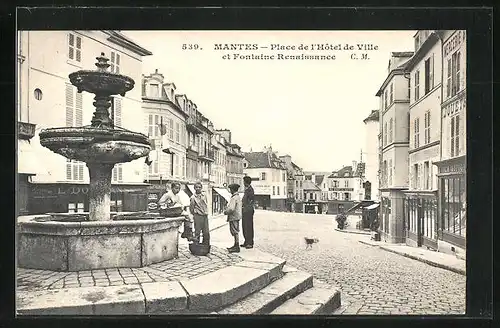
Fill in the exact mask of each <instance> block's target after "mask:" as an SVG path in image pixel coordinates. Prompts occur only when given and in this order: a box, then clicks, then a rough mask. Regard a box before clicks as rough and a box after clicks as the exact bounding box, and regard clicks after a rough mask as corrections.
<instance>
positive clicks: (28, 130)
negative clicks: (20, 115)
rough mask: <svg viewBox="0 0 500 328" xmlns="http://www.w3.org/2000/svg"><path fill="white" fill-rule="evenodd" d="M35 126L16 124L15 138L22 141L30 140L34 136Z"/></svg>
mask: <svg viewBox="0 0 500 328" xmlns="http://www.w3.org/2000/svg"><path fill="white" fill-rule="evenodd" d="M35 127H36V124H32V123H26V122H17V138H18V139H23V140H30V139H31V138H33V137H34V136H35Z"/></svg>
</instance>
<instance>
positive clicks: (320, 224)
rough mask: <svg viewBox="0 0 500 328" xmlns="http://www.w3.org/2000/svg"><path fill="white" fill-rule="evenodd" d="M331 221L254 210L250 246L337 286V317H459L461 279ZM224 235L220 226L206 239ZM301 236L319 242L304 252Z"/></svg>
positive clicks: (462, 297)
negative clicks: (368, 242) (339, 302)
mask: <svg viewBox="0 0 500 328" xmlns="http://www.w3.org/2000/svg"><path fill="white" fill-rule="evenodd" d="M333 223H334V216H327V215H314V214H298V213H281V212H271V211H256V213H255V223H254V224H255V247H256V248H258V249H260V250H262V251H265V252H269V253H271V254H274V255H276V256H279V257H282V258H284V259H286V260H287V263H288V264H290V265H292V266H295V267H297V268H299V269H301V270H304V271H307V272H309V273H311V274H313V275H314V276H315V277H316V278H318V279H321V280H323V281H326V282H328V283H331V284H333V285H336V286H338V287H339V288H341V297H342V308H341V312H340V313H342V314H346V315H347V314H353V315H354V314H358V315H362V314H366V315H370V314H382V315H383V314H410V315H423V314H463V313H465V290H466V285H465V282H466V277H465V276H462V275H460V274H457V273H454V272H450V271H447V270H444V269H440V268H436V267H432V266H430V265H427V264H425V263H421V262H419V261H416V260H412V259H409V258H406V257H403V256H401V255H398V254H393V253H390V252H387V251H384V250H381V249H379V248H377V247H372V246H368V245H364V244H361V243H360V242H359V240H363V239H369V238H370V237H369V236H366V235H356V234H348V233H342V232H338V231H335V230H334V227H335V225H334V224H333ZM228 233H229V232H228V231H227V227H222V228H220V229H217V230H215V231H213V232H212V234H213V237H212V238H214V239H222V238H223V236H224V235H227V234H228ZM304 237H311V238H318V239H319V243H317V244H314V245H313V248H312V249H311V250H306V249H305V242H304ZM242 252H245V250H244V249H243V250H242Z"/></svg>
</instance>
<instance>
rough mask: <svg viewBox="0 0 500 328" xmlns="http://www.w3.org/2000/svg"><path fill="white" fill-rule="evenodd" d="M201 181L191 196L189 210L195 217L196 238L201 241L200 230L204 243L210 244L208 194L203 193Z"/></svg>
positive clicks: (196, 184)
mask: <svg viewBox="0 0 500 328" xmlns="http://www.w3.org/2000/svg"><path fill="white" fill-rule="evenodd" d="M202 188H203V186H202V184H201V182H196V183H195V185H194V191H195V193H194V194H193V196H191V199H190V205H189V210H190V212H191V214H192V215H193V219H194V240H195V241H196V242H198V243H199V242H200V232H201V233H202V234H203V243H202V244H205V245H210V230H209V228H208V207H207V196H206V195H205V194H203V193H202Z"/></svg>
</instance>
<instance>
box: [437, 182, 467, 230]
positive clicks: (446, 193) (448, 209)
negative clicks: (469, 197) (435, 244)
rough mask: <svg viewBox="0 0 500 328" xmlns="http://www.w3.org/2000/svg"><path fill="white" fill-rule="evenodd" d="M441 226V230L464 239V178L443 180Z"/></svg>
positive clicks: (465, 221)
mask: <svg viewBox="0 0 500 328" xmlns="http://www.w3.org/2000/svg"><path fill="white" fill-rule="evenodd" d="M443 185H444V188H443V189H442V200H443V203H442V213H441V225H442V227H443V230H444V231H446V232H448V233H453V234H455V235H459V236H462V237H465V231H466V223H467V220H466V187H465V177H463V176H461V177H447V178H443Z"/></svg>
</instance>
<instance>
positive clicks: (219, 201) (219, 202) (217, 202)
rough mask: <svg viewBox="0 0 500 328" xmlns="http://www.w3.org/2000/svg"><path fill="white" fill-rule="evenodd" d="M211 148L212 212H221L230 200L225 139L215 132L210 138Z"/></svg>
mask: <svg viewBox="0 0 500 328" xmlns="http://www.w3.org/2000/svg"><path fill="white" fill-rule="evenodd" d="M212 150H213V152H214V162H213V163H212V168H211V173H212V174H211V176H210V181H211V182H212V186H213V190H214V191H215V193H214V194H213V197H212V199H213V214H221V213H222V212H224V208H225V206H226V205H227V203H228V202H229V200H230V194H229V192H228V191H227V189H226V186H227V184H226V140H225V139H224V137H223V136H221V135H220V134H219V133H217V132H215V134H214V136H213V138H212Z"/></svg>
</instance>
